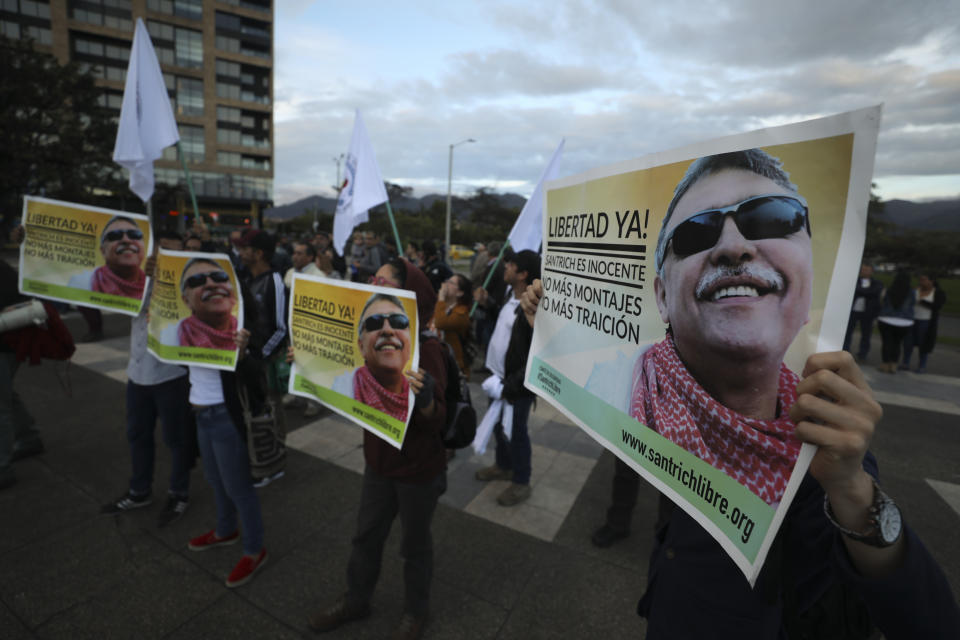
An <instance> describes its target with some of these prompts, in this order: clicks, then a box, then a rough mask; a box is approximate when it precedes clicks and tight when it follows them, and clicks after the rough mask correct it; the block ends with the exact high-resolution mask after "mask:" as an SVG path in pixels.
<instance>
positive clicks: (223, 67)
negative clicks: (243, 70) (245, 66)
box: [217, 58, 240, 78]
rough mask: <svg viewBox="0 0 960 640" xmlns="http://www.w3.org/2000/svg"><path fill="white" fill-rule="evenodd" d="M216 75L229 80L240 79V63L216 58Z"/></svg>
mask: <svg viewBox="0 0 960 640" xmlns="http://www.w3.org/2000/svg"><path fill="white" fill-rule="evenodd" d="M217 75H218V76H226V77H229V78H239V77H240V63H238V62H230V61H229V60H222V59H220V58H217Z"/></svg>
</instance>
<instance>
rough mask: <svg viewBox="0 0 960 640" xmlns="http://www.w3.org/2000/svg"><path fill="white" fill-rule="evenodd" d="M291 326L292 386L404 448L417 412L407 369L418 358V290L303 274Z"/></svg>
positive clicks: (293, 390)
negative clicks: (405, 437) (408, 431)
mask: <svg viewBox="0 0 960 640" xmlns="http://www.w3.org/2000/svg"><path fill="white" fill-rule="evenodd" d="M289 326H290V335H291V344H292V345H293V353H294V363H293V368H292V370H291V372H290V393H292V394H294V395H298V396H303V397H305V398H310V399H312V400H317V401H319V402H321V403H323V404H324V405H326V406H328V407H330V408H331V409H332V410H334V411H335V412H337V413H339V414H340V415H342V416H344V417H345V418H347V419H349V420H351V421H353V422H355V423H357V424H358V425H360V426H361V427H363V428H364V429H366V430H367V431H369V432H370V433H373V434H374V435H376V436H377V437H379V438H382V439H383V440H385V441H386V442H389V443H390V444H391V445H393V446H395V447H396V448H398V449H399V448H400V447H402V446H403V439H404V436H405V435H406V432H407V424H408V423H409V421H410V415H411V414H412V413H413V391H412V390H411V389H410V383H409V380H408V379H407V375H406V374H407V372H409V371H411V370H416V368H417V366H418V359H419V349H418V340H417V337H418V335H419V332H418V327H417V298H416V295H415V294H414V293H413V292H411V291H406V290H404V289H394V288H388V287H379V286H373V285H366V284H357V283H352V282H343V281H339V280H329V279H326V278H321V277H317V276H309V275H304V274H301V273H297V274H295V275H294V279H293V287H292V290H291V294H290V317H289Z"/></svg>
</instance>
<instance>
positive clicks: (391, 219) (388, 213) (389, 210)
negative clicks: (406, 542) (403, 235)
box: [385, 198, 403, 256]
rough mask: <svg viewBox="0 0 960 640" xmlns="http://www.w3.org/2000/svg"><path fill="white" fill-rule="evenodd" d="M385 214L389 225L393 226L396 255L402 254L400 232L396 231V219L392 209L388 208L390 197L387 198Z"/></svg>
mask: <svg viewBox="0 0 960 640" xmlns="http://www.w3.org/2000/svg"><path fill="white" fill-rule="evenodd" d="M385 204H386V205H387V216H389V218H390V226H391V227H393V239H394V240H396V241H397V255H401V256H402V255H403V245H402V244H400V234H399V233H398V232H397V221H396V220H394V219H393V209H392V208H390V199H389V198H387V200H386V202H385Z"/></svg>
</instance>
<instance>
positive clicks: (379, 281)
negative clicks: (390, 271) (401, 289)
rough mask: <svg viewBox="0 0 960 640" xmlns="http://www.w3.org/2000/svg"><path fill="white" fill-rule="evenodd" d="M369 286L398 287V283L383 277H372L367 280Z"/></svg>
mask: <svg viewBox="0 0 960 640" xmlns="http://www.w3.org/2000/svg"><path fill="white" fill-rule="evenodd" d="M367 284H372V285H375V286H378V287H396V286H397V283H396V282H394V281H393V280H387V279H386V278H384V277H383V276H370V277H369V278H367Z"/></svg>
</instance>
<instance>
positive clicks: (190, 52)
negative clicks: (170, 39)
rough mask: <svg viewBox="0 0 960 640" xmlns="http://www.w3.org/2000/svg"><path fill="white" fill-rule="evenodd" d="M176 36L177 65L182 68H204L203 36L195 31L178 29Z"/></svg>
mask: <svg viewBox="0 0 960 640" xmlns="http://www.w3.org/2000/svg"><path fill="white" fill-rule="evenodd" d="M176 36H177V39H176V43H175V47H176V53H177V64H178V65H180V66H181V67H192V68H200V67H202V66H203V34H202V33H201V32H199V31H194V30H193V29H182V28H180V27H177V30H176Z"/></svg>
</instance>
